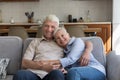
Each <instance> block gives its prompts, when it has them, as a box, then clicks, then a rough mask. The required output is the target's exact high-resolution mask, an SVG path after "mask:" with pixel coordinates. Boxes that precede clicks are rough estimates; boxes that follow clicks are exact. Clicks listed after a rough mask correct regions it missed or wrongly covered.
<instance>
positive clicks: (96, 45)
mask: <svg viewBox="0 0 120 80" xmlns="http://www.w3.org/2000/svg"><path fill="white" fill-rule="evenodd" d="M82 39H83V40H84V41H86V40H88V41H91V42H92V43H93V50H92V54H93V55H94V57H95V58H96V59H97V60H98V61H99V62H100V63H101V64H102V65H104V66H105V67H106V57H105V51H104V47H103V41H102V39H101V38H100V37H82Z"/></svg>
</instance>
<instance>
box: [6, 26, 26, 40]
mask: <svg viewBox="0 0 120 80" xmlns="http://www.w3.org/2000/svg"><path fill="white" fill-rule="evenodd" d="M8 36H19V37H20V38H22V39H23V40H25V39H26V38H28V33H27V32H26V30H25V28H24V27H10V28H9V32H8Z"/></svg>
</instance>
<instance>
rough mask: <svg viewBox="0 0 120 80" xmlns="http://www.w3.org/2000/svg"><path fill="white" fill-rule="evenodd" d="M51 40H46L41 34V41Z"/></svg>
mask: <svg viewBox="0 0 120 80" xmlns="http://www.w3.org/2000/svg"><path fill="white" fill-rule="evenodd" d="M53 40H54V39H53ZM53 40H47V39H46V38H45V37H44V36H42V38H41V41H53Z"/></svg>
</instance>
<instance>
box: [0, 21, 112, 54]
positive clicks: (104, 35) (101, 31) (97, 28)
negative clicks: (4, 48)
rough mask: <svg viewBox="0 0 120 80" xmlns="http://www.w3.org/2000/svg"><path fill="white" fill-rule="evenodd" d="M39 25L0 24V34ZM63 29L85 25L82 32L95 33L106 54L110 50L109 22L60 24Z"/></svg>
mask: <svg viewBox="0 0 120 80" xmlns="http://www.w3.org/2000/svg"><path fill="white" fill-rule="evenodd" d="M40 25H41V24H39V23H14V24H11V23H0V34H1V35H4V34H6V33H8V32H7V31H8V29H9V27H11V26H12V27H13V26H15V27H17V26H22V27H25V28H26V29H29V28H30V27H31V26H40ZM62 25H64V26H65V27H71V26H74V27H75V26H77V25H86V26H88V28H85V29H84V32H97V33H96V36H99V37H101V39H102V40H103V44H104V50H105V52H106V53H108V52H110V51H111V50H112V48H111V45H112V43H111V42H112V39H111V37H112V36H111V22H76V23H62ZM31 34H36V31H35V30H31Z"/></svg>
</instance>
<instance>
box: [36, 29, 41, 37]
mask: <svg viewBox="0 0 120 80" xmlns="http://www.w3.org/2000/svg"><path fill="white" fill-rule="evenodd" d="M41 37H42V27H39V28H38V31H37V34H36V38H41Z"/></svg>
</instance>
